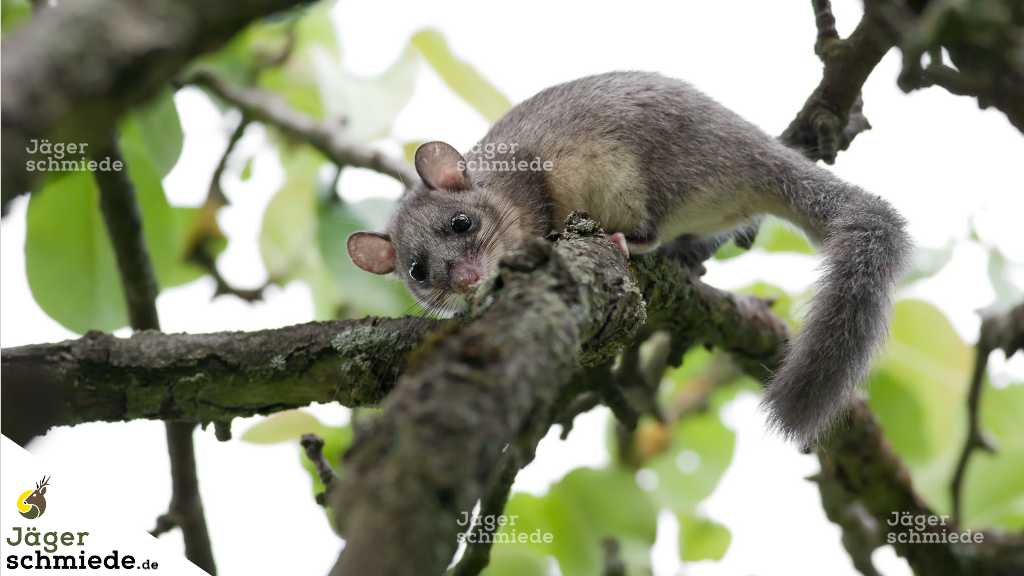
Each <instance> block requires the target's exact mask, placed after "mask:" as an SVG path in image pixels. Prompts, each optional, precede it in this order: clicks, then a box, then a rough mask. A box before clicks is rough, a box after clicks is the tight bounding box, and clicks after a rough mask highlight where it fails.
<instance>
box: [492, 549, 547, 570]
mask: <svg viewBox="0 0 1024 576" xmlns="http://www.w3.org/2000/svg"><path fill="white" fill-rule="evenodd" d="M550 574H551V572H550V570H548V557H547V556H544V555H543V554H540V553H538V552H536V551H534V550H532V549H530V548H527V547H525V546H516V545H508V544H505V545H501V544H499V545H496V546H494V548H493V549H492V552H491V561H490V563H489V564H488V565H487V568H485V569H484V571H483V576H550Z"/></svg>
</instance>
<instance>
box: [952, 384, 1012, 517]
mask: <svg viewBox="0 0 1024 576" xmlns="http://www.w3.org/2000/svg"><path fill="white" fill-rule="evenodd" d="M1021 414H1024V382H1018V383H1016V384H1011V385H1009V386H1006V387H1004V388H994V387H992V386H991V385H990V384H988V383H986V384H985V390H983V392H982V397H981V412H980V417H981V427H982V430H983V431H984V432H985V433H986V434H987V435H988V436H989V437H990V438H991V439H992V440H993V443H994V444H995V445H996V452H995V453H994V454H988V453H985V452H975V453H974V456H973V458H972V459H971V461H970V464H969V466H968V468H967V476H966V478H965V481H964V500H963V514H964V525H965V526H966V527H968V528H971V529H975V530H977V529H981V528H1002V529H1004V530H1007V531H1014V532H1019V531H1021V530H1024V434H1021V427H1020V417H1021ZM963 417H966V416H963Z"/></svg>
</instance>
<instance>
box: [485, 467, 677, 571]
mask: <svg viewBox="0 0 1024 576" xmlns="http://www.w3.org/2000/svg"><path fill="white" fill-rule="evenodd" d="M609 495H614V498H609ZM505 515H506V518H508V519H510V520H512V521H513V522H512V523H511V524H509V525H507V526H505V527H503V528H502V529H501V532H503V533H505V534H508V535H509V536H510V537H511V536H514V534H513V533H517V534H527V535H531V534H537V535H539V536H541V537H542V536H544V535H550V542H543V541H539V538H538V539H536V540H535V541H530V542H528V543H526V544H504V543H499V544H497V545H496V546H495V549H497V548H500V547H506V546H518V547H527V548H530V549H532V550H533V551H534V552H535V553H537V554H542V555H543V554H548V555H552V556H554V557H555V558H556V559H557V560H558V563H559V566H560V567H561V572H562V573H563V574H596V573H599V572H600V567H601V562H602V550H601V542H602V540H604V539H605V538H608V537H612V538H615V539H616V540H618V542H619V544H620V546H621V550H622V556H623V559H624V560H626V561H627V562H628V563H630V567H631V568H634V569H636V571H638V572H641V573H642V571H643V568H644V566H643V563H649V551H650V547H651V546H652V545H653V544H654V539H655V535H656V532H657V507H656V505H655V503H654V500H653V499H652V497H651V495H650V493H648V492H645V491H644V490H642V489H641V488H640V487H639V486H637V484H636V481H635V480H634V478H633V474H632V472H630V471H627V470H625V469H622V468H617V467H615V468H601V469H592V468H579V469H576V470H573V471H572V472H570V473H569V474H568V475H566V476H565V477H564V478H563V479H562V480H560V481H559V482H558V483H556V484H555V485H553V486H552V487H551V489H550V490H549V491H548V493H547V494H546V495H545V496H542V497H538V496H532V495H529V494H515V495H514V496H513V497H512V499H511V500H510V501H509V505H508V506H507V507H506V511H505ZM647 568H648V569H649V566H647Z"/></svg>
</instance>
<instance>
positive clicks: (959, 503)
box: [950, 303, 1024, 525]
mask: <svg viewBox="0 0 1024 576" xmlns="http://www.w3.org/2000/svg"><path fill="white" fill-rule="evenodd" d="M1022 347H1024V303H1022V304H1018V305H1017V306H1016V307H1014V308H1013V309H1011V310H1010V311H1009V312H1007V313H1006V314H997V315H989V316H985V317H984V318H983V319H982V321H981V333H980V335H979V336H978V344H977V345H976V347H975V357H974V371H973V372H972V373H971V383H970V388H969V390H968V393H967V440H966V441H965V442H964V447H963V450H961V452H960V458H959V460H957V464H956V471H955V472H954V473H953V481H952V483H951V485H950V494H951V496H952V500H953V522H954V523H955V524H957V525H959V524H960V521H961V519H962V518H963V487H964V481H965V478H966V475H967V465H968V463H969V462H970V460H971V456H972V455H973V454H974V452H975V451H976V450H982V451H984V452H988V453H990V454H991V453H993V452H995V450H996V448H995V446H994V445H993V443H992V442H991V440H989V438H988V437H987V436H986V435H985V432H984V431H983V430H982V429H981V416H980V411H981V393H982V390H983V389H984V383H985V374H986V369H987V367H988V357H989V355H990V354H991V353H992V352H993V351H994V350H998V349H1001V350H1003V351H1004V352H1005V353H1006V356H1007V358H1009V357H1010V356H1012V355H1013V354H1014V353H1016V352H1017V351H1019V350H1020V349H1021V348H1022Z"/></svg>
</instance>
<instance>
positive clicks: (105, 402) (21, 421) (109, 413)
mask: <svg viewBox="0 0 1024 576" xmlns="http://www.w3.org/2000/svg"><path fill="white" fill-rule="evenodd" d="M436 325H437V323H436V322H434V321H431V320H425V319H400V320H385V319H380V318H367V319H364V320H346V321H334V322H312V323H308V324H300V325H296V326H289V327H287V328H280V329H276V330H262V331H258V332H221V333H215V334H162V333H158V332H139V333H136V334H134V335H132V336H131V337H130V338H117V337H115V336H111V335H109V334H103V333H100V332H91V333H89V334H86V335H85V336H84V337H82V338H80V339H78V340H69V341H65V342H60V343H56V344H38V345H32V346H22V347H18V348H8V349H5V350H4V351H3V360H2V362H3V368H2V371H3V381H4V385H3V387H0V392H2V395H3V398H2V401H0V406H2V408H3V433H4V434H5V435H7V436H9V437H11V438H12V439H14V440H15V441H17V442H21V443H24V442H26V441H27V440H28V439H30V438H31V437H32V436H35V435H38V434H42V433H44V432H45V431H46V430H47V429H49V428H50V427H52V426H62V425H73V424H78V423H81V422H93V421H121V420H134V419H137V418H156V419H162V420H190V421H193V422H200V423H208V422H226V421H230V420H231V419H232V418H233V417H236V416H250V415H252V414H258V413H268V412H274V411H278V410H286V409H288V408H296V407H300V406H305V405H307V404H309V403H311V402H330V401H335V400H336V401H338V402H340V403H341V404H343V405H345V406H350V407H352V406H364V405H368V404H375V403H377V402H379V401H380V400H381V399H382V398H383V397H384V395H385V394H387V392H388V391H389V390H390V389H391V386H392V385H393V384H394V382H395V379H396V378H397V377H398V374H399V372H400V370H401V369H402V366H403V359H404V357H405V354H406V353H408V352H409V350H411V349H412V347H413V346H414V345H415V344H417V343H418V342H419V341H420V339H421V338H422V337H423V335H424V334H426V333H427V331H428V330H430V329H431V328H433V327H435V326H436ZM24 406H32V407H33V408H32V410H25V409H23V408H21V407H24Z"/></svg>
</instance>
